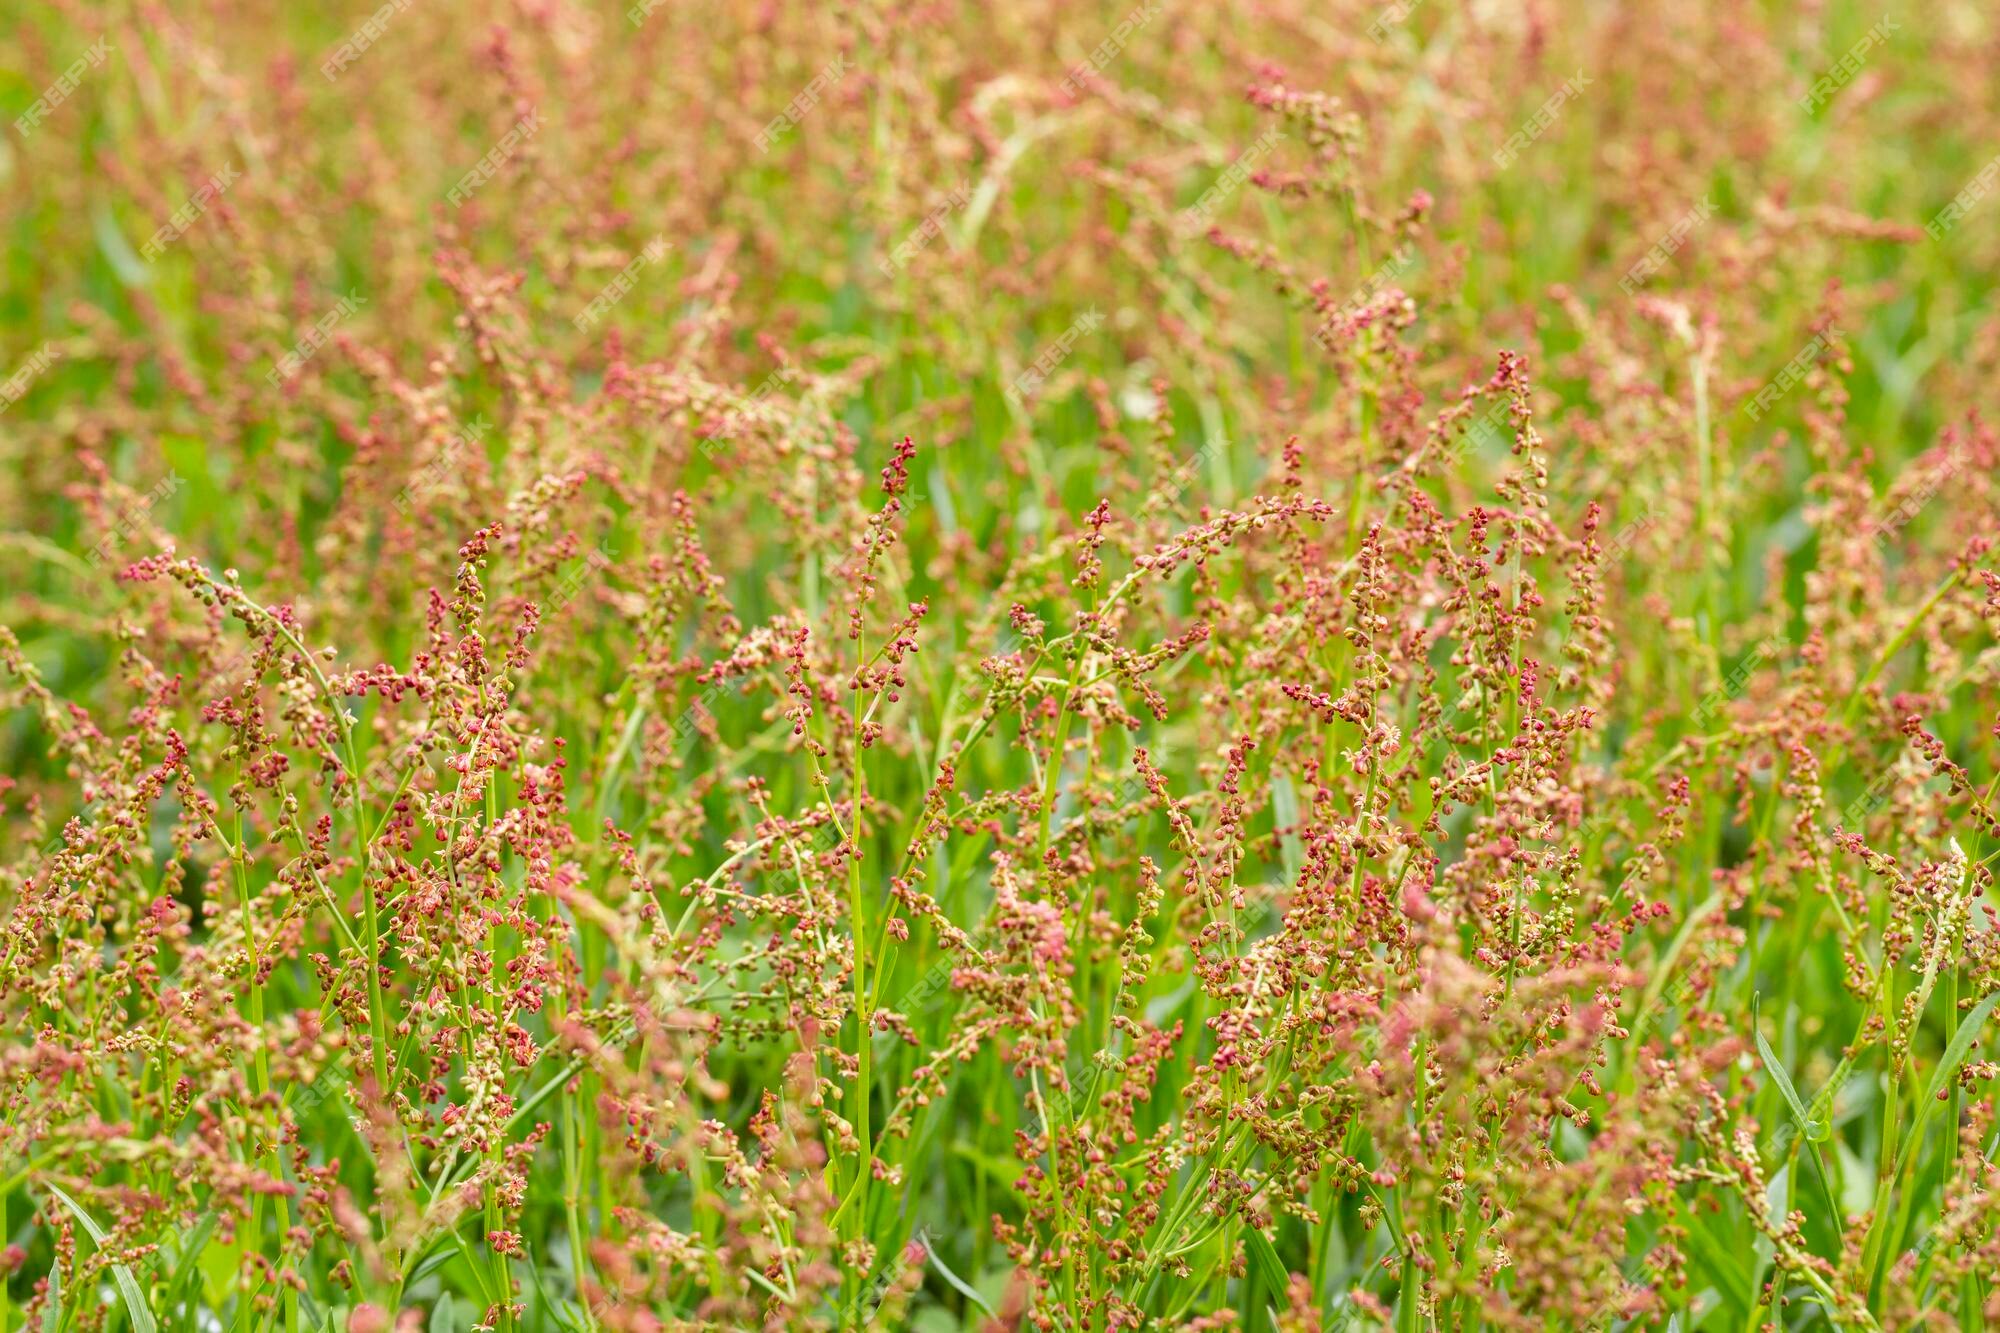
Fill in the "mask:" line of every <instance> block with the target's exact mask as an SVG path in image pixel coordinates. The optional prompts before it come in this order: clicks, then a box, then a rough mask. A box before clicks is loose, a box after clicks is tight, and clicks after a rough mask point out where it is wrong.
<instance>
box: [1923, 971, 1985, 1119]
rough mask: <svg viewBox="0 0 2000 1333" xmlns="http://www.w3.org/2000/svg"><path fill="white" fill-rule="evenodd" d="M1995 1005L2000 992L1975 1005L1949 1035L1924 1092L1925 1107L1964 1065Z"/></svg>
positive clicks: (1934, 1099)
mask: <svg viewBox="0 0 2000 1333" xmlns="http://www.w3.org/2000/svg"><path fill="white" fill-rule="evenodd" d="M1995 1004H2000V991H1994V992H1993V993H1992V994H1991V995H1989V996H1987V997H1986V998H1985V999H1983V1000H1981V1001H1980V1002H1979V1003H1978V1004H1977V1005H1975V1006H1974V1007H1973V1010H1972V1012H1971V1013H1969V1014H1967V1015H1966V1016H1965V1021H1964V1022H1962V1023H1960V1024H1959V1025H1958V1031H1956V1032H1954V1033H1952V1034H1951V1045H1949V1046H1947V1047H1945V1048H1944V1059H1943V1060H1942V1061H1940V1062H1939V1064H1938V1067H1937V1071H1936V1072H1935V1073H1933V1074H1932V1075H1931V1084H1930V1087H1929V1088H1928V1089H1927V1090H1926V1091H1925V1094H1924V1103H1925V1105H1927V1106H1928V1105H1931V1104H1933V1103H1935V1102H1936V1101H1937V1100H1938V1096H1939V1094H1941V1093H1942V1092H1943V1091H1944V1090H1945V1085H1946V1084H1948V1083H1950V1082H1951V1078H1952V1075H1954V1074H1956V1073H1957V1072H1958V1067H1959V1066H1960V1065H1962V1064H1964V1063H1965V1057H1966V1056H1967V1055H1969V1054H1971V1052H1972V1043H1973V1042H1975V1041H1978V1040H1979V1029H1981V1028H1983V1027H1985V1026H1986V1018H1987V1015H1989V1014H1991V1013H1992V1012H1993V1006H1994V1005H1995Z"/></svg>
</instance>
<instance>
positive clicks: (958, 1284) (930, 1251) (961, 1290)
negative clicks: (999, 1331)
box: [924, 1237, 999, 1319]
mask: <svg viewBox="0 0 2000 1333" xmlns="http://www.w3.org/2000/svg"><path fill="white" fill-rule="evenodd" d="M924 1256H925V1258H926V1259H928V1260H929V1262H930V1266H931V1267H932V1268H935V1269H937V1273H938V1276H939V1277H941V1278H943V1279H944V1280H945V1284H946V1285H947V1286H949V1287H950V1288H951V1289H952V1290H953V1291H955V1292H957V1293H958V1294H959V1295H961V1296H963V1297H965V1299H967V1300H968V1301H971V1302H972V1303H973V1304H974V1305H976V1306H978V1307H979V1308H980V1309H982V1310H984V1311H985V1312H986V1317H987V1318H988V1319H997V1318H999V1316H998V1315H996V1314H994V1313H993V1307H992V1306H990V1305H988V1304H987V1303H986V1302H985V1301H984V1300H983V1299H981V1297H980V1295H979V1293H978V1292H976V1291H974V1290H973V1289H972V1286H971V1284H970V1283H968V1282H967V1281H966V1280H965V1279H964V1278H962V1277H960V1276H959V1275H958V1274H956V1273H954V1272H952V1271H951V1269H949V1268H947V1267H946V1266H945V1262H944V1260H943V1259H941V1258H939V1257H938V1252H937V1247H936V1246H935V1245H932V1244H931V1243H930V1239H929V1238H928V1237H926V1238H925V1239H924Z"/></svg>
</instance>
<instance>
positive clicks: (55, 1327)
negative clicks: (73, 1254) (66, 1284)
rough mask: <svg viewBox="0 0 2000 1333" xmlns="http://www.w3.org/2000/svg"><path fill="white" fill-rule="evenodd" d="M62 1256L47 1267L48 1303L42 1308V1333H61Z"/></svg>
mask: <svg viewBox="0 0 2000 1333" xmlns="http://www.w3.org/2000/svg"><path fill="white" fill-rule="evenodd" d="M62 1326H63V1303H62V1256H61V1255H57V1256H56V1261H55V1262H54V1263H52V1264H50V1265H49V1303H48V1304H47V1305H46V1306H44V1307H42V1333H62Z"/></svg>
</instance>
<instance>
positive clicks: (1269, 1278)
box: [1243, 1227, 1292, 1310]
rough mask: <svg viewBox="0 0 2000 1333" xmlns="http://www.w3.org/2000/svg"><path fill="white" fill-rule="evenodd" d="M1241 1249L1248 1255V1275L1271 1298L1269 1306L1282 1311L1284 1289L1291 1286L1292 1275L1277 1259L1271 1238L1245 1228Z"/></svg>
mask: <svg viewBox="0 0 2000 1333" xmlns="http://www.w3.org/2000/svg"><path fill="white" fill-rule="evenodd" d="M1243 1248H1244V1249H1245V1251H1247V1252H1248V1254H1249V1258H1250V1275H1251V1276H1252V1277H1253V1278H1255V1279H1256V1280H1257V1285H1259V1286H1261V1287H1263V1289H1264V1291H1265V1294H1266V1295H1268V1296H1269V1297H1270V1298H1271V1304H1273V1305H1275V1306H1277V1307H1278V1308H1279V1309H1281V1310H1282V1309H1284V1308H1285V1289H1286V1288H1287V1287H1289V1286H1291V1283H1292V1275H1291V1274H1290V1273H1289V1272H1287V1271H1286V1270H1285V1265H1284V1261H1283V1260H1281V1259H1279V1258H1278V1249H1277V1247H1276V1246H1275V1245H1273V1244H1271V1238H1270V1237H1269V1236H1266V1235H1265V1234H1264V1233H1263V1232H1261V1231H1259V1230H1258V1229H1257V1228H1256V1227H1245V1228H1244V1229H1243Z"/></svg>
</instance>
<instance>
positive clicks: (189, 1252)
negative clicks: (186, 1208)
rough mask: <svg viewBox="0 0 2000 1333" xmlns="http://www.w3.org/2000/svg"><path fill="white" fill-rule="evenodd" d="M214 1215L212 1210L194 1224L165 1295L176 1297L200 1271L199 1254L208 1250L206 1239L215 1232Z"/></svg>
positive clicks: (168, 1282)
mask: <svg viewBox="0 0 2000 1333" xmlns="http://www.w3.org/2000/svg"><path fill="white" fill-rule="evenodd" d="M215 1222H216V1215H215V1211H214V1210H213V1209H210V1210H209V1211H208V1212H206V1213H203V1214H202V1215H201V1220H200V1221H199V1222H197V1223H195V1228H194V1234H193V1235H191V1236H189V1237H188V1238H187V1244H186V1246H185V1247H184V1248H183V1249H182V1250H181V1257H180V1262H178V1263H177V1264H175V1265H174V1271H173V1274H172V1276H170V1277H169V1278H168V1279H167V1295H168V1297H169V1298H170V1299H172V1298H176V1297H178V1295H179V1293H180V1290H181V1288H182V1286H183V1285H184V1284H185V1283H186V1282H187V1281H188V1279H190V1278H192V1277H194V1276H195V1275H196V1274H197V1273H198V1272H199V1271H200V1264H201V1252H202V1251H203V1250H205V1249H207V1248H208V1238H209V1236H210V1234H211V1233H213V1232H214V1230H215Z"/></svg>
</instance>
